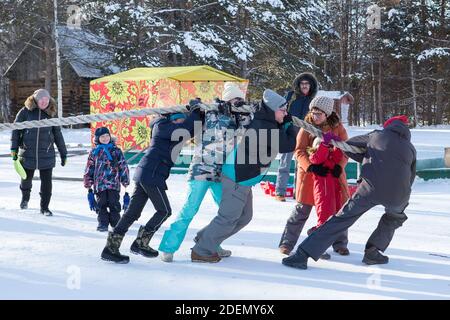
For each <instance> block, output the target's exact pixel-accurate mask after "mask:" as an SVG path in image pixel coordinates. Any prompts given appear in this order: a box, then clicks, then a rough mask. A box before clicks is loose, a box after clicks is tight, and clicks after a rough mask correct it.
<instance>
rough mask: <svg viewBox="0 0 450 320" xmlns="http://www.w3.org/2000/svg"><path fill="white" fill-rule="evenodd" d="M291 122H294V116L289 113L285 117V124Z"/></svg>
mask: <svg viewBox="0 0 450 320" xmlns="http://www.w3.org/2000/svg"><path fill="white" fill-rule="evenodd" d="M289 122H292V116H291V115H290V114H289V113H288V114H287V115H285V116H284V118H283V124H286V123H289Z"/></svg>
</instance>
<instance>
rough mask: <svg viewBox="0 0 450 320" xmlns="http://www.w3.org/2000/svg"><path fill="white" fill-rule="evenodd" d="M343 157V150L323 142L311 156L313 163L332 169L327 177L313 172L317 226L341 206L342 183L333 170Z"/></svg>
mask: <svg viewBox="0 0 450 320" xmlns="http://www.w3.org/2000/svg"><path fill="white" fill-rule="evenodd" d="M343 157H344V154H343V153H342V151H341V150H339V149H338V148H335V147H331V148H329V147H327V146H326V145H325V144H324V143H321V144H320V145H319V148H318V149H317V150H316V151H315V152H314V153H313V154H311V155H310V156H309V160H310V161H311V163H312V164H322V165H323V166H324V167H326V168H328V169H330V172H329V173H328V174H327V175H326V176H325V177H321V176H318V175H316V174H313V186H314V187H313V188H314V191H313V193H314V205H315V207H316V212H317V217H318V221H317V227H316V228H318V227H320V226H321V225H322V224H323V223H325V221H327V220H328V218H329V217H331V216H332V215H334V214H336V213H337V212H338V210H339V209H340V208H341V205H342V199H341V192H340V190H341V183H340V181H339V178H335V177H333V175H332V174H331V170H333V168H334V166H335V165H336V164H339V162H340V161H341V160H342V158H343Z"/></svg>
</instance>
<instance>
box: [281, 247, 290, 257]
mask: <svg viewBox="0 0 450 320" xmlns="http://www.w3.org/2000/svg"><path fill="white" fill-rule="evenodd" d="M279 249H280V252H281V253H282V254H285V255H287V256H288V255H289V254H290V253H291V251H292V250H291V249H290V248H288V247H287V246H285V245H281V246H280V248H279Z"/></svg>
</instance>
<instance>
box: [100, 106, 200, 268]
mask: <svg viewBox="0 0 450 320" xmlns="http://www.w3.org/2000/svg"><path fill="white" fill-rule="evenodd" d="M199 103H200V101H199V100H191V101H190V103H189V110H190V114H189V115H188V116H187V115H186V114H183V113H175V114H171V115H168V116H165V117H160V118H157V119H156V120H155V121H154V122H152V123H151V125H150V126H151V128H152V131H151V132H152V137H151V141H150V146H149V147H148V150H147V151H146V153H145V155H144V156H143V157H142V159H141V160H140V162H139V164H138V166H137V168H136V172H135V175H134V178H133V180H134V181H135V189H134V192H133V195H132V196H131V200H130V205H129V207H128V208H127V210H126V211H125V213H124V214H123V215H122V218H120V220H119V222H118V223H117V225H116V226H115V227H114V231H112V232H109V234H108V239H107V242H106V246H105V248H104V249H103V252H102V254H101V258H102V259H103V260H106V261H113V262H116V263H128V262H129V260H130V259H129V257H128V256H125V255H122V254H121V253H120V252H119V248H120V245H121V243H122V240H123V238H124V236H125V234H126V233H127V232H128V229H129V228H130V227H131V225H132V224H133V223H134V222H135V221H137V220H138V219H139V217H140V216H141V213H142V210H143V209H144V207H145V204H146V203H147V201H148V199H150V201H151V202H152V204H153V206H154V208H155V210H156V212H155V214H154V215H153V216H152V217H151V218H150V220H149V221H148V222H147V224H146V225H145V226H141V227H140V228H139V232H138V235H137V238H136V240H134V242H133V244H132V245H131V248H130V250H131V252H132V253H134V254H140V255H142V256H144V257H147V258H153V257H157V256H158V251H157V250H154V249H153V248H151V247H150V246H149V242H150V240H151V239H152V237H153V235H154V234H155V232H156V231H157V230H158V229H159V227H160V226H161V224H162V223H163V222H164V221H166V220H167V218H169V217H170V215H171V214H172V209H171V207H170V203H169V199H168V198H167V195H166V190H167V185H166V180H167V179H168V178H169V174H170V169H171V168H172V167H173V165H174V161H175V160H176V158H175V159H174V158H173V157H175V155H174V154H173V153H176V156H178V154H179V152H180V151H181V149H180V150H178V151H177V152H173V150H174V148H175V147H176V146H177V145H179V144H180V141H181V140H176V141H173V140H172V134H173V133H174V132H175V130H177V129H185V130H188V131H189V136H190V137H192V136H193V134H194V123H195V121H199V120H201V117H200V104H199ZM200 128H201V125H200Z"/></svg>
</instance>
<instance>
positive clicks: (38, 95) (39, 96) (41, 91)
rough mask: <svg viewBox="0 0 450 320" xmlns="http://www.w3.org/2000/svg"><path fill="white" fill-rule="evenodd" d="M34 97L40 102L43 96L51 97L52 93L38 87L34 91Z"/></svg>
mask: <svg viewBox="0 0 450 320" xmlns="http://www.w3.org/2000/svg"><path fill="white" fill-rule="evenodd" d="M33 98H34V100H35V101H36V102H39V100H41V99H42V98H49V99H50V93H48V91H47V90H45V89H37V90H36V91H35V92H34V93H33Z"/></svg>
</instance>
